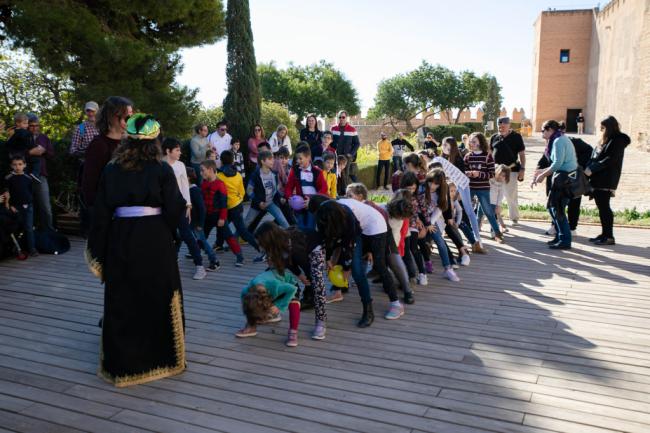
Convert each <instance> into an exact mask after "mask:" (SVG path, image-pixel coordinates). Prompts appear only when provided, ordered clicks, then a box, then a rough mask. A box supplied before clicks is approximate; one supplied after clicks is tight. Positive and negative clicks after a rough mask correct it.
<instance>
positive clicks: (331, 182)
mask: <svg viewBox="0 0 650 433" xmlns="http://www.w3.org/2000/svg"><path fill="white" fill-rule="evenodd" d="M335 164H336V155H335V154H333V153H332V152H325V153H323V174H325V180H326V181H327V195H329V196H330V197H331V198H336V171H334V172H332V170H334V165H335Z"/></svg>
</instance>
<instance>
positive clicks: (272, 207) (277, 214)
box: [244, 203, 289, 229]
mask: <svg viewBox="0 0 650 433" xmlns="http://www.w3.org/2000/svg"><path fill="white" fill-rule="evenodd" d="M267 212H268V213H270V214H271V216H273V219H275V222H276V223H277V225H279V226H280V227H282V228H283V229H286V228H287V227H289V223H288V222H287V219H286V218H285V217H284V214H283V213H282V209H280V206H278V205H277V204H275V203H270V204H269V205H268V206H267V207H266V209H254V208H253V207H251V208H250V209H248V213H247V214H246V218H245V220H244V222H245V223H246V227H250V225H251V223H252V222H253V221H255V219H256V218H257V216H258V215H259V214H266V213H267Z"/></svg>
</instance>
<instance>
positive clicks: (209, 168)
mask: <svg viewBox="0 0 650 433" xmlns="http://www.w3.org/2000/svg"><path fill="white" fill-rule="evenodd" d="M201 177H202V178H203V183H201V192H202V193H203V201H204V202H205V208H206V215H205V226H204V227H203V232H204V233H205V238H206V239H207V238H208V237H209V236H210V232H211V231H212V229H213V228H214V227H216V228H217V232H221V235H222V236H223V239H225V240H226V242H227V243H228V245H229V246H230V250H231V251H232V252H233V254H235V256H236V257H237V261H236V262H235V266H237V267H241V266H243V265H244V256H243V255H242V253H241V246H240V245H239V242H238V241H237V238H235V237H234V236H233V234H232V232H231V231H230V228H228V204H227V202H228V193H227V191H226V184H224V183H223V181H222V180H221V179H219V178H218V177H217V163H216V161H213V160H211V159H207V160H205V161H203V162H202V163H201Z"/></svg>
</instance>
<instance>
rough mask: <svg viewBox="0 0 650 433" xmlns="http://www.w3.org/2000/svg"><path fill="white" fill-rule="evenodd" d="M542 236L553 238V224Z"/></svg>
mask: <svg viewBox="0 0 650 433" xmlns="http://www.w3.org/2000/svg"><path fill="white" fill-rule="evenodd" d="M544 234H545V235H546V236H555V226H554V225H553V224H551V228H549V229H548V230H546V232H545V233H544Z"/></svg>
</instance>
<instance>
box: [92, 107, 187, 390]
mask: <svg viewBox="0 0 650 433" xmlns="http://www.w3.org/2000/svg"><path fill="white" fill-rule="evenodd" d="M126 133H127V138H126V140H125V142H124V143H123V144H122V145H121V146H120V147H119V148H118V150H117V151H116V153H115V157H114V159H113V161H111V162H110V163H109V164H108V165H107V166H106V169H105V170H104V173H103V175H102V178H101V181H100V183H99V190H98V192H97V198H96V200H95V208H94V218H93V224H92V227H91V230H90V234H89V236H88V247H87V250H86V260H87V262H88V265H89V268H90V270H91V271H92V272H93V273H94V274H95V276H97V277H99V278H100V279H101V281H102V282H104V283H105V286H104V319H103V324H102V336H101V346H100V347H101V349H100V359H99V363H100V368H99V375H100V377H102V378H104V379H105V380H107V381H108V382H110V383H113V384H114V385H115V386H117V387H124V386H129V385H136V384H140V383H145V382H149V381H152V380H156V379H161V378H163V377H168V376H172V375H175V374H178V373H181V372H182V371H183V370H184V369H185V343H184V341H185V337H184V319H183V306H182V304H183V294H182V288H181V279H180V275H179V272H178V263H177V261H176V249H175V247H174V232H175V231H176V228H177V226H178V221H179V220H180V218H181V215H182V214H183V212H184V210H185V200H184V199H183V197H182V196H181V193H180V191H179V189H178V184H177V182H176V177H175V176H174V171H173V170H172V168H171V167H170V166H169V165H168V164H166V163H163V162H162V161H161V150H160V143H159V141H158V135H159V133H160V125H159V124H158V122H156V120H155V119H154V118H153V117H152V116H148V115H145V114H136V115H134V116H131V118H130V119H129V120H128V122H127V124H126Z"/></svg>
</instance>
